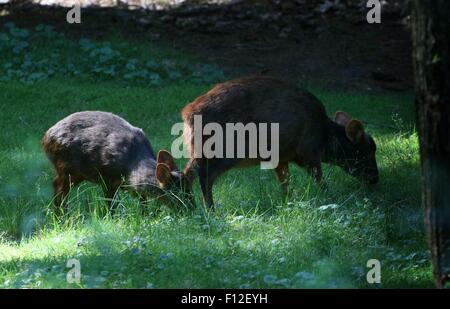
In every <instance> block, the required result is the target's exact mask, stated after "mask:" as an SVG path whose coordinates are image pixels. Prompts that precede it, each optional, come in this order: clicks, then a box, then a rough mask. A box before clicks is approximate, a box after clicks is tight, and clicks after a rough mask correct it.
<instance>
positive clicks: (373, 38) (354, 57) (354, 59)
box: [0, 1, 413, 92]
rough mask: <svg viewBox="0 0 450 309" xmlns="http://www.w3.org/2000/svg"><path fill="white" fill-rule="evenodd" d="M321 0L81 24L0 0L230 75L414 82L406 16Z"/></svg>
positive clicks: (44, 18)
mask: <svg viewBox="0 0 450 309" xmlns="http://www.w3.org/2000/svg"><path fill="white" fill-rule="evenodd" d="M274 2H276V1H274ZM319 2H320V1H296V2H295V5H292V6H291V7H288V8H285V7H284V6H280V5H279V4H278V5H277V4H271V5H266V6H261V5H250V4H249V3H248V2H245V1H244V3H242V2H241V1H238V3H236V4H235V5H234V6H233V5H230V4H227V5H202V6H195V5H193V6H190V7H186V6H183V7H181V8H180V7H178V8H175V9H174V8H168V9H165V10H136V9H133V10H130V9H129V8H118V7H116V8H91V7H87V8H83V9H82V22H81V24H68V23H67V22H66V18H65V17H66V13H67V11H68V8H61V7H60V8H58V7H48V6H45V7H44V6H37V5H31V4H27V5H21V6H17V7H11V6H7V5H6V6H3V9H2V7H1V6H0V12H2V11H3V13H2V14H0V22H5V21H13V22H15V23H16V24H18V25H22V26H32V25H35V24H39V23H46V24H51V25H53V26H55V28H56V29H58V30H60V31H65V33H68V35H71V36H87V37H95V38H102V37H103V36H104V35H105V34H106V33H108V32H109V31H111V29H121V31H122V32H123V33H124V34H125V35H126V36H129V37H131V38H132V39H133V40H136V41H142V40H149V41H153V42H161V43H163V44H165V45H169V46H173V47H174V48H176V49H177V50H180V51H186V52H188V53H191V54H193V55H195V56H197V57H198V58H199V59H202V60H203V61H204V62H207V63H212V64H216V65H218V66H220V67H221V68H222V69H223V70H224V72H225V74H226V75H227V76H228V77H235V76H240V75H246V74H252V73H259V72H261V71H264V72H268V73H269V74H272V75H276V76H280V77H283V78H288V79H297V80H301V81H303V82H304V83H308V84H312V85H314V86H318V87H321V88H331V89H338V90H342V91H351V92H353V91H355V92H379V91H411V90H412V88H413V78H412V64H411V41H410V30H409V26H408V17H407V16H404V14H403V15H402V14H400V13H398V12H394V13H392V12H389V14H388V13H386V14H384V13H383V12H382V22H381V24H368V23H367V22H366V20H365V18H366V13H367V11H364V10H361V8H359V9H356V8H353V7H350V8H346V9H343V10H342V11H340V10H337V9H336V10H332V9H331V10H329V11H326V12H320V9H319V10H318V9H317V3H319ZM306 3H308V4H306ZM366 10H367V9H366Z"/></svg>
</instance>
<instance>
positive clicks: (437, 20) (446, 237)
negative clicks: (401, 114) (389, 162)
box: [412, 0, 450, 288]
mask: <svg viewBox="0 0 450 309" xmlns="http://www.w3.org/2000/svg"><path fill="white" fill-rule="evenodd" d="M412 27H413V29H412V30H413V32H412V35H413V45H414V46H413V61H414V73H415V84H416V87H415V88H416V116H417V128H418V133H419V143H420V156H421V165H422V178H423V179H422V180H423V187H422V189H423V192H422V194H423V196H422V198H423V205H424V207H425V221H426V226H427V234H428V240H429V243H430V246H431V255H432V262H433V272H434V277H435V280H436V285H437V287H439V288H442V287H444V286H445V284H446V283H448V282H450V62H449V57H450V1H448V0H415V1H414V7H413V14H412Z"/></svg>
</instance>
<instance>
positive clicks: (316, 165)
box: [295, 154, 322, 184]
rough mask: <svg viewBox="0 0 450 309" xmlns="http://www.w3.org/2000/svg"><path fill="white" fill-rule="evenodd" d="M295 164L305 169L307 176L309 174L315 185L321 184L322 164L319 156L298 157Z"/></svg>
mask: <svg viewBox="0 0 450 309" xmlns="http://www.w3.org/2000/svg"><path fill="white" fill-rule="evenodd" d="M295 162H296V163H297V164H298V165H299V166H301V167H304V168H305V169H306V171H307V172H308V174H310V175H311V176H312V177H313V178H314V181H315V182H316V183H318V184H319V183H321V182H322V164H321V160H320V155H315V154H309V155H306V156H305V155H303V156H300V155H299V156H298V157H297V159H296V160H295Z"/></svg>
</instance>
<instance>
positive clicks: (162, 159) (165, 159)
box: [156, 150, 178, 171]
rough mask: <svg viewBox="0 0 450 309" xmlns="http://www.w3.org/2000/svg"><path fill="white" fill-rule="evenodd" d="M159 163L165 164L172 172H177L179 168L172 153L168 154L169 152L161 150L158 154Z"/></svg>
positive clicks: (157, 160)
mask: <svg viewBox="0 0 450 309" xmlns="http://www.w3.org/2000/svg"><path fill="white" fill-rule="evenodd" d="M156 162H157V163H165V164H166V165H167V166H168V167H169V168H170V170H171V171H174V170H175V171H177V170H178V167H177V165H176V164H175V160H174V159H173V157H172V155H171V154H170V152H168V151H167V150H160V151H159V152H158V157H157V159H156Z"/></svg>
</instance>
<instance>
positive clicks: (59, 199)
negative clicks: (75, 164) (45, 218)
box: [53, 174, 70, 212]
mask: <svg viewBox="0 0 450 309" xmlns="http://www.w3.org/2000/svg"><path fill="white" fill-rule="evenodd" d="M53 189H54V198H53V203H54V205H55V210H56V211H57V212H60V211H61V208H62V207H64V208H65V205H66V200H65V199H66V197H67V195H68V194H69V190H70V181H69V179H68V177H66V175H61V174H57V175H56V177H55V179H54V180H53Z"/></svg>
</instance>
